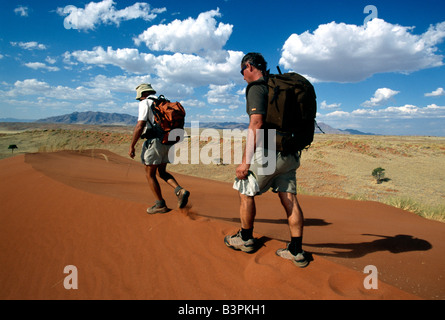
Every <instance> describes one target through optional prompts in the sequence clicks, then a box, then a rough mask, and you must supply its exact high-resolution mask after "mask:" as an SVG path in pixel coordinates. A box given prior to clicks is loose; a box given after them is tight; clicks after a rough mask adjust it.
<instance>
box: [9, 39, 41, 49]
mask: <svg viewBox="0 0 445 320" xmlns="http://www.w3.org/2000/svg"><path fill="white" fill-rule="evenodd" d="M10 43H11V45H12V46H14V47H20V48H22V49H26V50H46V46H45V45H44V44H41V43H38V42H36V41H30V42H22V41H21V42H15V41H11V42H10Z"/></svg>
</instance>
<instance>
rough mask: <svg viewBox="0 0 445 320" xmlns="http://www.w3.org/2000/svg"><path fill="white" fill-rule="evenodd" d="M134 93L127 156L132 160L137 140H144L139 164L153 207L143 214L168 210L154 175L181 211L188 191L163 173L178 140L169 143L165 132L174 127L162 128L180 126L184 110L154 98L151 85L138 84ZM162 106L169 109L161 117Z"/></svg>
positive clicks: (154, 92) (176, 105) (167, 174)
mask: <svg viewBox="0 0 445 320" xmlns="http://www.w3.org/2000/svg"><path fill="white" fill-rule="evenodd" d="M136 93H137V95H136V100H139V101H140V102H139V115H138V122H137V124H136V126H135V128H134V132H133V138H132V141H131V145H130V150H129V152H128V155H129V156H130V157H131V158H132V159H133V158H134V157H135V146H136V143H137V142H138V140H139V139H140V138H145V139H147V140H146V141H144V144H143V146H142V152H141V161H142V163H143V164H144V165H145V173H146V178H147V182H148V184H149V186H150V189H151V191H152V192H153V195H154V196H155V199H156V201H155V204H154V205H153V206H152V207H150V208H148V209H147V213H149V214H156V213H165V212H168V211H169V208H168V207H167V205H166V203H165V200H164V198H163V196H162V191H161V187H160V185H159V182H158V179H157V178H156V175H158V176H159V177H160V178H161V179H162V180H164V181H165V182H167V184H168V185H170V186H171V187H172V188H174V190H175V194H176V196H177V198H178V207H179V208H184V207H185V206H186V205H187V202H188V198H189V196H190V192H189V191H187V190H185V189H184V188H182V187H181V186H180V185H179V184H178V182H177V181H176V179H175V178H174V177H173V176H172V175H171V174H170V173H169V172H167V170H166V169H167V164H168V163H170V161H169V157H168V155H169V150H170V148H171V147H172V145H173V143H176V142H177V141H178V139H176V140H174V141H169V139H168V133H169V131H170V130H172V129H174V128H166V127H165V126H166V125H167V126H168V125H172V123H173V122H179V124H177V123H175V124H174V125H175V126H176V127H178V126H180V125H181V124H182V126H183V125H184V117H185V111H184V109H183V107H182V106H181V105H180V104H179V103H178V102H176V103H170V102H169V101H168V100H166V99H159V98H158V97H156V96H155V94H156V91H155V90H154V89H153V87H152V86H151V84H147V83H143V84H140V85H139V86H137V87H136ZM165 106H167V108H165V109H169V112H165V113H166V114H167V113H168V114H167V115H165V114H163V111H164V109H163V108H162V107H165ZM172 115H173V120H175V121H173V122H172V119H171V118H172ZM176 115H177V116H176ZM168 118H169V119H168ZM169 120H170V121H169ZM178 120H179V121H178Z"/></svg>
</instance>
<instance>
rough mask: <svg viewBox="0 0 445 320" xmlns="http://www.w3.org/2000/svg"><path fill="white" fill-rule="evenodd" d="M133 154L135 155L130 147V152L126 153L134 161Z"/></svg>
mask: <svg viewBox="0 0 445 320" xmlns="http://www.w3.org/2000/svg"><path fill="white" fill-rule="evenodd" d="M134 153H135V149H134V147H130V151H128V155H129V156H130V158H131V159H134Z"/></svg>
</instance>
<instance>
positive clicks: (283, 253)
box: [276, 245, 309, 268]
mask: <svg viewBox="0 0 445 320" xmlns="http://www.w3.org/2000/svg"><path fill="white" fill-rule="evenodd" d="M276 254H277V256H279V257H281V258H284V259H288V260H291V261H292V262H293V263H294V264H295V265H296V266H297V267H300V268H304V267H306V266H307V265H308V264H309V260H308V259H307V258H306V256H305V254H306V253H305V252H304V251H303V252H301V253H297V255H296V256H294V255H293V254H292V253H291V252H290V251H289V245H287V248H286V249H278V250H277V252H276Z"/></svg>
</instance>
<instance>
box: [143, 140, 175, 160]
mask: <svg viewBox="0 0 445 320" xmlns="http://www.w3.org/2000/svg"><path fill="white" fill-rule="evenodd" d="M171 147H172V145H167V144H162V143H161V141H160V140H159V138H152V139H147V140H146V141H145V142H144V144H143V145H142V152H141V161H142V164H144V165H146V166H148V165H158V164H162V163H170V160H169V159H168V152H169V150H170V148H171Z"/></svg>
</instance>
